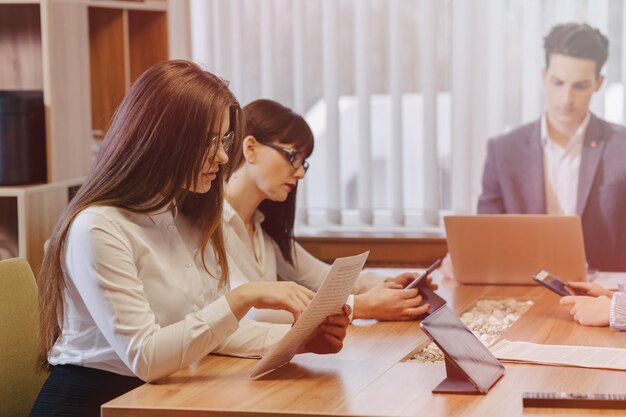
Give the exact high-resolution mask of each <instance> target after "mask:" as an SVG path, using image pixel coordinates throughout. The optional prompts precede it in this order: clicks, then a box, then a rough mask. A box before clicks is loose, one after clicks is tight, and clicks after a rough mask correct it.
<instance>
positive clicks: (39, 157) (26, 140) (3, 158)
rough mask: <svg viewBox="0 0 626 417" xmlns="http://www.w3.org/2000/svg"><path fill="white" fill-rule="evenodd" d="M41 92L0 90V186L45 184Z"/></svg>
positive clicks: (44, 133)
mask: <svg viewBox="0 0 626 417" xmlns="http://www.w3.org/2000/svg"><path fill="white" fill-rule="evenodd" d="M46 180H47V168H46V119H45V110H44V103H43V92H42V91H0V185H17V184H31V183H37V182H46Z"/></svg>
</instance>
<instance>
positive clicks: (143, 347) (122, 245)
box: [49, 205, 289, 381]
mask: <svg viewBox="0 0 626 417" xmlns="http://www.w3.org/2000/svg"><path fill="white" fill-rule="evenodd" d="M176 214H177V213H176V208H175V206H174V205H172V206H171V207H170V208H168V209H166V210H164V211H163V212H160V213H152V214H149V215H148V214H137V213H133V212H130V211H128V210H124V209H119V208H115V207H109V206H103V207H95V206H94V207H90V208H87V209H85V210H84V211H82V212H81V213H79V214H78V216H77V217H76V218H75V220H74V221H73V223H72V225H71V228H70V231H69V234H68V239H67V245H66V249H65V273H66V284H67V288H66V290H65V293H64V300H65V310H64V317H63V318H64V320H63V327H62V329H61V336H60V337H59V339H58V340H57V342H56V343H55V345H54V347H53V349H52V350H51V353H50V355H49V362H50V363H51V364H52V365H59V364H74V365H81V366H86V367H91V368H97V369H103V370H106V371H111V372H115V373H118V374H122V375H128V376H138V377H139V378H141V379H143V380H144V381H152V380H155V379H158V378H161V377H164V376H166V375H169V374H171V373H172V372H174V371H176V370H178V369H180V368H181V367H184V366H187V365H189V364H190V363H192V362H194V361H197V360H198V359H200V358H202V357H203V356H205V355H206V354H208V353H209V352H217V353H223V354H231V355H236V356H259V355H262V354H263V353H264V352H265V351H266V350H267V349H268V347H269V346H271V345H272V344H273V343H275V342H276V341H278V340H279V339H280V338H281V337H282V336H284V334H285V333H286V332H287V331H288V330H289V326H286V325H270V324H266V323H257V322H253V321H249V320H242V321H241V322H238V321H237V319H236V318H235V316H234V315H233V313H232V311H231V309H230V306H229V305H228V303H227V301H226V299H225V297H224V293H225V292H226V290H227V289H226V288H223V287H220V286H219V285H218V284H219V270H218V268H217V267H216V265H217V263H216V260H215V256H214V254H213V251H212V249H210V248H208V249H207V250H206V254H205V258H206V264H207V267H209V269H210V270H211V271H212V276H211V275H209V274H208V273H207V272H206V271H205V270H204V268H203V266H202V260H201V257H200V256H199V254H196V251H197V246H198V244H199V233H198V231H197V230H196V229H194V228H193V227H192V226H191V225H190V222H189V220H188V219H187V218H185V216H183V215H176ZM216 277H217V278H216Z"/></svg>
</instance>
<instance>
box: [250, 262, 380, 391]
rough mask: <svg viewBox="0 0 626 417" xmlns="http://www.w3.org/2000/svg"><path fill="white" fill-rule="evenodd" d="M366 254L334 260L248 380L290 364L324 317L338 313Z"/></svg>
mask: <svg viewBox="0 0 626 417" xmlns="http://www.w3.org/2000/svg"><path fill="white" fill-rule="evenodd" d="M368 254H369V252H365V253H362V254H360V255H356V256H350V257H346V258H337V259H336V260H335V262H334V263H333V265H332V267H331V269H330V271H329V272H328V275H327V276H326V278H325V279H324V282H323V283H322V286H321V287H320V289H319V291H318V292H317V294H316V295H315V297H313V300H311V303H310V304H309V305H308V307H307V308H306V309H305V310H304V312H303V313H302V315H300V318H298V320H297V321H296V323H295V324H294V325H293V327H292V328H291V329H290V330H289V332H288V333H287V334H286V335H285V336H284V337H283V338H282V339H281V340H280V341H279V342H278V343H276V345H274V346H273V347H272V348H271V349H270V351H269V352H268V353H267V354H266V355H265V356H264V357H263V359H261V360H260V361H259V363H258V364H257V365H256V366H255V367H254V369H253V370H252V373H251V374H250V377H251V378H256V377H258V376H261V375H263V374H266V373H268V372H270V371H273V370H274V369H276V368H279V367H281V366H283V365H285V364H287V363H289V361H290V360H291V358H293V356H294V355H295V354H296V353H297V351H298V349H299V348H300V346H302V344H304V342H306V341H307V340H308V339H309V338H310V337H311V336H312V335H313V334H314V333H315V332H316V331H317V327H318V326H319V325H320V324H321V323H322V322H323V321H324V319H326V317H328V316H330V315H333V314H338V313H341V307H343V305H344V304H345V303H346V300H347V299H348V296H349V295H350V294H351V292H352V287H354V282H355V281H356V279H357V277H358V276H359V274H360V272H361V270H362V269H363V265H364V264H365V260H366V259H367V255H368Z"/></svg>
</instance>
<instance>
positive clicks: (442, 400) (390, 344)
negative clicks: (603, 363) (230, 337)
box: [102, 282, 626, 417]
mask: <svg viewBox="0 0 626 417" xmlns="http://www.w3.org/2000/svg"><path fill="white" fill-rule="evenodd" d="M441 287H442V288H441V289H440V291H439V293H440V294H441V295H442V296H444V298H446V299H447V300H448V304H449V305H450V306H451V307H452V308H453V309H454V310H455V311H456V312H457V313H462V312H463V311H466V310H467V309H469V308H471V307H472V306H473V305H474V303H475V302H476V300H478V299H482V298H508V297H513V298H518V299H531V300H533V301H534V302H535V304H534V305H533V306H532V307H531V309H530V310H529V311H528V312H526V313H525V314H524V315H523V316H522V317H521V318H520V319H519V320H518V321H517V322H516V323H515V324H514V325H513V326H512V327H511V328H509V329H508V330H507V332H506V333H505V335H504V337H506V338H507V339H509V340H525V341H530V342H537V343H546V344H565V345H568V344H572V345H585V346H608V347H622V348H626V332H623V333H619V332H614V331H612V330H610V329H608V328H591V327H583V326H580V325H578V324H576V323H574V322H573V321H572V320H571V318H570V316H569V314H568V312H567V308H566V307H562V306H560V305H559V303H558V297H557V296H555V295H553V294H552V293H550V292H548V291H546V290H545V289H543V288H540V287H538V286H525V287H522V286H499V287H495V286H463V285H456V284H454V283H449V282H448V283H444V284H443V285H441ZM429 342H430V340H429V339H428V338H427V337H426V336H425V335H424V334H423V333H422V331H421V330H420V328H419V324H418V323H417V322H386V323H378V322H375V321H364V320H357V321H355V323H354V325H352V326H350V329H349V333H348V337H347V339H346V342H345V345H344V349H343V350H342V351H341V352H340V353H339V354H337V355H325V356H318V355H312V354H304V355H297V356H296V357H295V358H294V359H293V360H292V362H291V363H290V364H288V365H286V366H284V367H282V368H280V369H279V370H277V371H275V372H273V373H270V374H269V375H267V376H265V377H263V378H261V379H260V380H250V379H249V378H248V374H249V373H250V371H251V369H252V367H253V366H254V364H255V362H256V361H255V360H252V359H238V358H230V357H222V356H215V355H210V356H208V357H206V358H204V359H202V360H201V361H199V362H198V363H196V364H195V365H193V366H191V367H189V368H186V369H182V370H180V371H178V372H176V373H175V374H173V375H171V376H169V377H167V378H165V379H163V380H161V381H159V383H155V384H146V385H143V386H141V387H139V388H137V389H135V390H133V391H131V392H129V393H127V394H125V395H123V396H121V397H119V398H117V399H115V400H113V401H110V402H109V403H107V404H105V405H104V406H103V409H102V415H103V416H105V417H122V416H138V417H141V416H155V417H163V416H185V417H191V416H270V415H271V416H302V415H306V416H321V415H340V416H428V417H437V416H477V417H483V416H506V417H512V416H519V415H532V416H535V417H537V416H544V415H562V416H571V415H576V416H580V415H625V414H626V413H625V412H624V411H619V410H571V409H569V410H568V409H541V408H526V409H524V408H523V407H522V399H521V393H522V392H524V391H557V392H561V391H562V392H594V393H626V372H621V371H610V370H596V369H583V368H573V367H556V366H539V365H521V364H505V366H506V373H505V375H504V377H503V378H502V379H500V381H499V382H498V383H496V385H495V386H494V387H493V388H492V389H491V391H489V393H488V394H487V395H453V394H432V393H431V390H432V389H433V388H434V387H435V386H436V385H437V384H438V383H439V382H440V381H441V380H442V379H444V377H445V370H444V364H443V363H437V364H420V363H416V362H407V361H406V359H407V358H408V357H411V356H412V354H413V353H415V352H416V351H419V350H421V349H422V348H423V347H424V346H426V345H427V344H428V343H429Z"/></svg>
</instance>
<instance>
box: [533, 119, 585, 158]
mask: <svg viewBox="0 0 626 417" xmlns="http://www.w3.org/2000/svg"><path fill="white" fill-rule="evenodd" d="M590 120H591V113H590V112H587V115H586V116H585V118H584V119H583V122H582V123H581V124H580V126H578V129H576V133H574V136H572V137H571V138H570V141H569V144H568V145H567V148H566V149H570V148H572V147H573V146H576V145H577V144H578V143H582V141H583V138H584V137H585V132H586V131H587V127H588V126H589V121H590ZM550 142H551V141H550V136H549V135H548V115H547V113H544V114H543V115H542V116H541V145H542V146H544V147H545V146H548V145H549V144H550Z"/></svg>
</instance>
